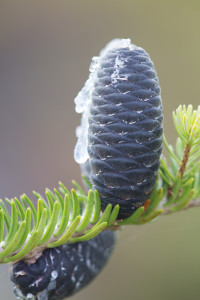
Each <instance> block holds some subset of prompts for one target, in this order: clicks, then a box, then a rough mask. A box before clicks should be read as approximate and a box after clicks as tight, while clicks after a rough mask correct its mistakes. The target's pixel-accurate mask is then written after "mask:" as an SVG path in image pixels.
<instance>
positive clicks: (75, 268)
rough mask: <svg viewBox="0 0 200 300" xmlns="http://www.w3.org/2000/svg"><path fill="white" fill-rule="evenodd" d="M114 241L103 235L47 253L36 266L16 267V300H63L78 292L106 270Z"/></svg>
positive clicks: (22, 264) (112, 236)
mask: <svg viewBox="0 0 200 300" xmlns="http://www.w3.org/2000/svg"><path fill="white" fill-rule="evenodd" d="M115 238H116V237H115V233H114V232H112V231H103V232H101V233H100V234H99V235H98V236H96V237H95V238H93V239H92V240H89V241H87V242H79V243H75V244H65V245H63V246H60V247H56V248H52V249H46V250H44V251H43V253H42V255H41V256H40V257H39V258H38V259H37V260H36V261H35V262H34V263H30V262H29V263H28V262H25V261H23V260H21V261H19V262H17V263H15V264H14V265H13V267H12V270H11V281H12V282H13V285H14V293H15V295H16V297H17V299H26V300H33V299H34V300H60V299H64V298H66V297H69V296H71V295H73V294H74V293H76V292H78V291H79V290H80V289H82V288H83V287H85V286H86V285H87V284H88V283H90V282H91V281H92V280H93V279H94V278H95V277H96V276H97V275H98V274H99V272H100V271H101V269H102V268H103V267H104V266H105V264H106V263H107V261H108V259H109V257H110V255H111V253H112V251H113V248H114V245H115Z"/></svg>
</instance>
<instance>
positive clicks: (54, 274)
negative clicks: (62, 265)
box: [51, 271, 58, 279]
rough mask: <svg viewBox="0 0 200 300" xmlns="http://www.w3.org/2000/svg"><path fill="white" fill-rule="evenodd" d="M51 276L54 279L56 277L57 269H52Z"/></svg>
mask: <svg viewBox="0 0 200 300" xmlns="http://www.w3.org/2000/svg"><path fill="white" fill-rule="evenodd" d="M51 277H52V279H56V278H57V277H58V272H57V271H52V272H51Z"/></svg>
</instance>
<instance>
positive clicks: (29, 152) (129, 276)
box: [0, 0, 200, 300]
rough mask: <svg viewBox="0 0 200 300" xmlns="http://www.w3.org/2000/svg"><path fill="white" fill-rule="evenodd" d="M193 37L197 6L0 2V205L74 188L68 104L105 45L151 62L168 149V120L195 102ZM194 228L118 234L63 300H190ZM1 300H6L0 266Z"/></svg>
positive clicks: (197, 224)
mask: <svg viewBox="0 0 200 300" xmlns="http://www.w3.org/2000/svg"><path fill="white" fill-rule="evenodd" d="M199 28H200V2H199V1H197V0H196V1H195V0H190V1H186V0H185V1H184V0H179V1H178V0H173V1H171V0H166V1H162V0H151V1H148V0H136V1H133V0H129V1H126V0H124V1H116V0H115V1H114V0H110V1H109V0H101V1H99V0H95V1H94V0H93V1H92V0H91V1H89V0H84V1H77V0H73V1H67V0H65V1H59V0H58V1H50V0H48V1H20V0H19V1H9V0H8V1H6V0H5V1H3V0H0V49H1V50H0V53H1V55H0V195H1V197H5V196H7V197H13V196H19V195H20V194H22V193H24V192H25V193H27V194H28V195H29V196H31V191H32V190H37V191H38V192H40V193H42V194H44V190H45V187H49V188H53V187H57V182H58V181H59V180H62V181H63V182H64V183H65V184H66V185H67V186H68V187H69V188H70V187H71V186H72V185H71V180H72V179H75V180H77V181H79V182H80V180H81V179H80V171H79V166H78V165H77V164H76V163H75V162H74V159H73V149H74V146H75V143H76V137H75V128H76V126H77V125H78V124H79V122H80V115H77V114H76V113H75V111H74V102H73V99H74V97H75V96H76V95H77V93H78V92H79V90H80V89H81V88H82V86H83V84H84V82H85V80H86V79H87V78H88V68H89V65H90V61H91V58H92V56H96V55H98V53H99V51H100V50H101V49H102V48H103V47H104V46H105V44H106V43H108V42H109V41H110V40H111V39H113V38H118V37H119V38H131V40H132V42H133V43H135V44H137V45H139V46H141V47H143V48H144V49H146V50H147V51H148V53H149V54H150V56H151V58H152V60H153V61H154V64H155V67H156V69H157V73H158V76H159V80H160V85H161V88H162V98H163V109H164V118H165V120H164V128H165V134H166V136H167V138H168V140H169V141H170V142H171V143H173V142H174V141H175V138H176V137H175V135H174V133H175V131H174V129H173V123H172V111H173V110H174V109H176V107H177V106H178V105H179V104H189V103H191V104H193V105H194V107H196V106H197V105H198V104H199V102H200V83H199V79H200V58H199V54H200V32H199ZM199 219H200V208H196V209H191V210H188V211H185V212H181V213H176V214H174V215H170V216H163V217H161V218H160V219H159V220H158V221H156V222H154V223H152V224H149V225H145V226H143V227H131V228H126V229H125V230H123V231H121V232H120V239H119V240H118V244H117V247H116V249H115V251H114V253H113V256H112V258H111V260H110V262H109V264H108V265H107V267H106V268H105V270H104V271H103V272H102V273H101V274H100V276H99V277H98V278H97V279H96V280H95V281H94V282H93V283H92V284H91V285H89V286H88V287H87V288H86V289H84V290H83V291H82V292H80V293H78V294H76V295H74V296H73V298H72V299H77V300H84V299H95V300H100V299H104V300H108V299H109V300H110V299H115V300H118V299H122V297H123V299H136V300H147V299H148V300H168V299H176V300H180V299H181V300H186V299H193V300H197V299H198V300H199V298H200V295H199V294H200V286H199V278H200V256H199V253H200V234H199V232H200V220H199ZM0 291H1V296H0V298H1V299H8V300H14V299H15V298H14V296H13V294H12V288H11V286H10V282H9V276H8V266H5V265H2V266H0Z"/></svg>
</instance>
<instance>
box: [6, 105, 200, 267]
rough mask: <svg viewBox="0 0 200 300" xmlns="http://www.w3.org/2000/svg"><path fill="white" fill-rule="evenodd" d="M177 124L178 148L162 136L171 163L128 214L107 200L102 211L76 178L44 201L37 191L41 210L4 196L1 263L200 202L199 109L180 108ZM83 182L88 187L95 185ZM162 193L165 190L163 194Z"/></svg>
mask: <svg viewBox="0 0 200 300" xmlns="http://www.w3.org/2000/svg"><path fill="white" fill-rule="evenodd" d="M173 116H174V124H175V128H176V131H177V133H178V135H179V137H178V139H177V142H176V150H174V149H173V147H172V146H171V145H169V144H168V143H167V141H166V138H164V143H165V145H166V149H167V150H168V153H169V158H170V162H171V164H168V162H167V160H166V158H165V157H163V158H162V159H161V166H160V170H159V174H160V176H159V178H158V180H157V183H156V186H155V187H154V190H153V191H152V193H151V196H150V198H149V199H148V200H147V201H146V202H145V205H144V206H141V207H139V208H138V209H137V210H136V211H135V212H134V213H133V214H132V215H131V216H130V217H128V218H126V219H124V220H116V219H117V216H118V213H119V205H116V206H115V207H114V208H112V205H111V204H108V205H107V207H106V209H105V210H104V212H101V200H100V196H99V194H98V192H97V190H95V191H93V190H92V189H89V191H88V193H87V194H86V193H85V192H84V190H83V189H82V188H81V186H80V185H78V184H77V183H76V182H75V181H73V184H74V186H75V188H76V190H74V189H72V191H71V193H70V192H69V190H68V189H67V188H66V187H65V185H64V184H63V183H61V182H59V190H57V189H54V192H52V191H51V190H49V189H46V192H45V193H46V200H45V199H44V197H43V196H42V195H40V194H38V193H36V192H33V194H34V196H35V197H36V198H37V199H38V200H37V201H38V202H37V208H35V207H34V205H33V204H32V201H31V199H29V198H28V196H27V195H25V194H23V195H22V196H21V197H20V199H18V198H16V197H15V198H14V199H11V200H9V199H8V198H5V202H7V204H8V205H10V207H11V214H10V213H9V212H8V209H7V207H6V204H5V202H4V201H2V200H0V207H1V209H0V247H1V248H0V263H8V262H13V261H17V260H20V259H22V258H24V259H30V258H32V259H37V258H38V257H39V256H40V254H41V253H42V251H43V250H44V249H45V248H53V247H57V246H60V245H63V244H65V243H75V242H82V241H87V240H90V239H92V238H93V237H95V236H96V235H98V234H99V233H100V232H101V231H102V230H105V229H118V228H119V227H120V226H122V225H140V224H145V223H149V222H151V221H153V220H155V219H157V217H158V216H159V215H161V214H162V213H163V214H168V213H171V212H175V211H179V210H182V209H185V208H189V207H193V206H199V205H200V200H199V199H198V198H199V196H200V184H199V183H200V164H199V157H200V152H199V143H200V107H199V108H198V109H197V110H193V108H192V106H191V105H189V106H188V107H187V108H186V107H185V106H183V107H182V106H179V108H178V109H177V110H176V113H174V114H173ZM83 178H84V180H85V182H86V184H87V185H88V187H89V188H91V184H90V182H89V181H88V179H87V178H86V177H84V176H83ZM163 191H164V192H163Z"/></svg>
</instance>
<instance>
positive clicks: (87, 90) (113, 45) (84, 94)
mask: <svg viewBox="0 0 200 300" xmlns="http://www.w3.org/2000/svg"><path fill="white" fill-rule="evenodd" d="M134 47H135V46H134V45H133V44H131V40H130V39H114V40H112V41H111V42H110V43H108V44H107V45H106V46H105V48H104V49H103V50H101V52H100V55H99V56H95V57H93V59H92V63H91V65H90V68H89V71H90V75H89V79H88V80H87V81H86V83H85V85H84V87H83V88H82V90H81V91H80V92H79V93H78V95H77V97H76V98H75V99H74V102H75V110H76V112H77V113H81V114H82V118H81V125H80V126H78V127H77V129H76V136H77V138H78V140H77V143H76V146H75V149H74V159H75V161H76V162H77V163H79V164H83V163H85V162H86V161H87V160H88V158H89V155H88V128H89V124H88V118H89V114H90V105H91V102H92V93H93V90H94V81H95V79H96V74H97V69H98V67H99V65H100V61H101V58H102V57H103V56H104V55H106V53H107V52H108V51H110V50H112V49H117V48H129V49H130V50H134ZM115 66H116V68H115V71H114V73H113V74H112V76H111V78H112V82H113V83H115V81H116V79H117V78H119V76H118V75H119V69H120V67H122V66H123V61H121V60H120V59H119V58H118V57H117V58H116V61H115Z"/></svg>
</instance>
